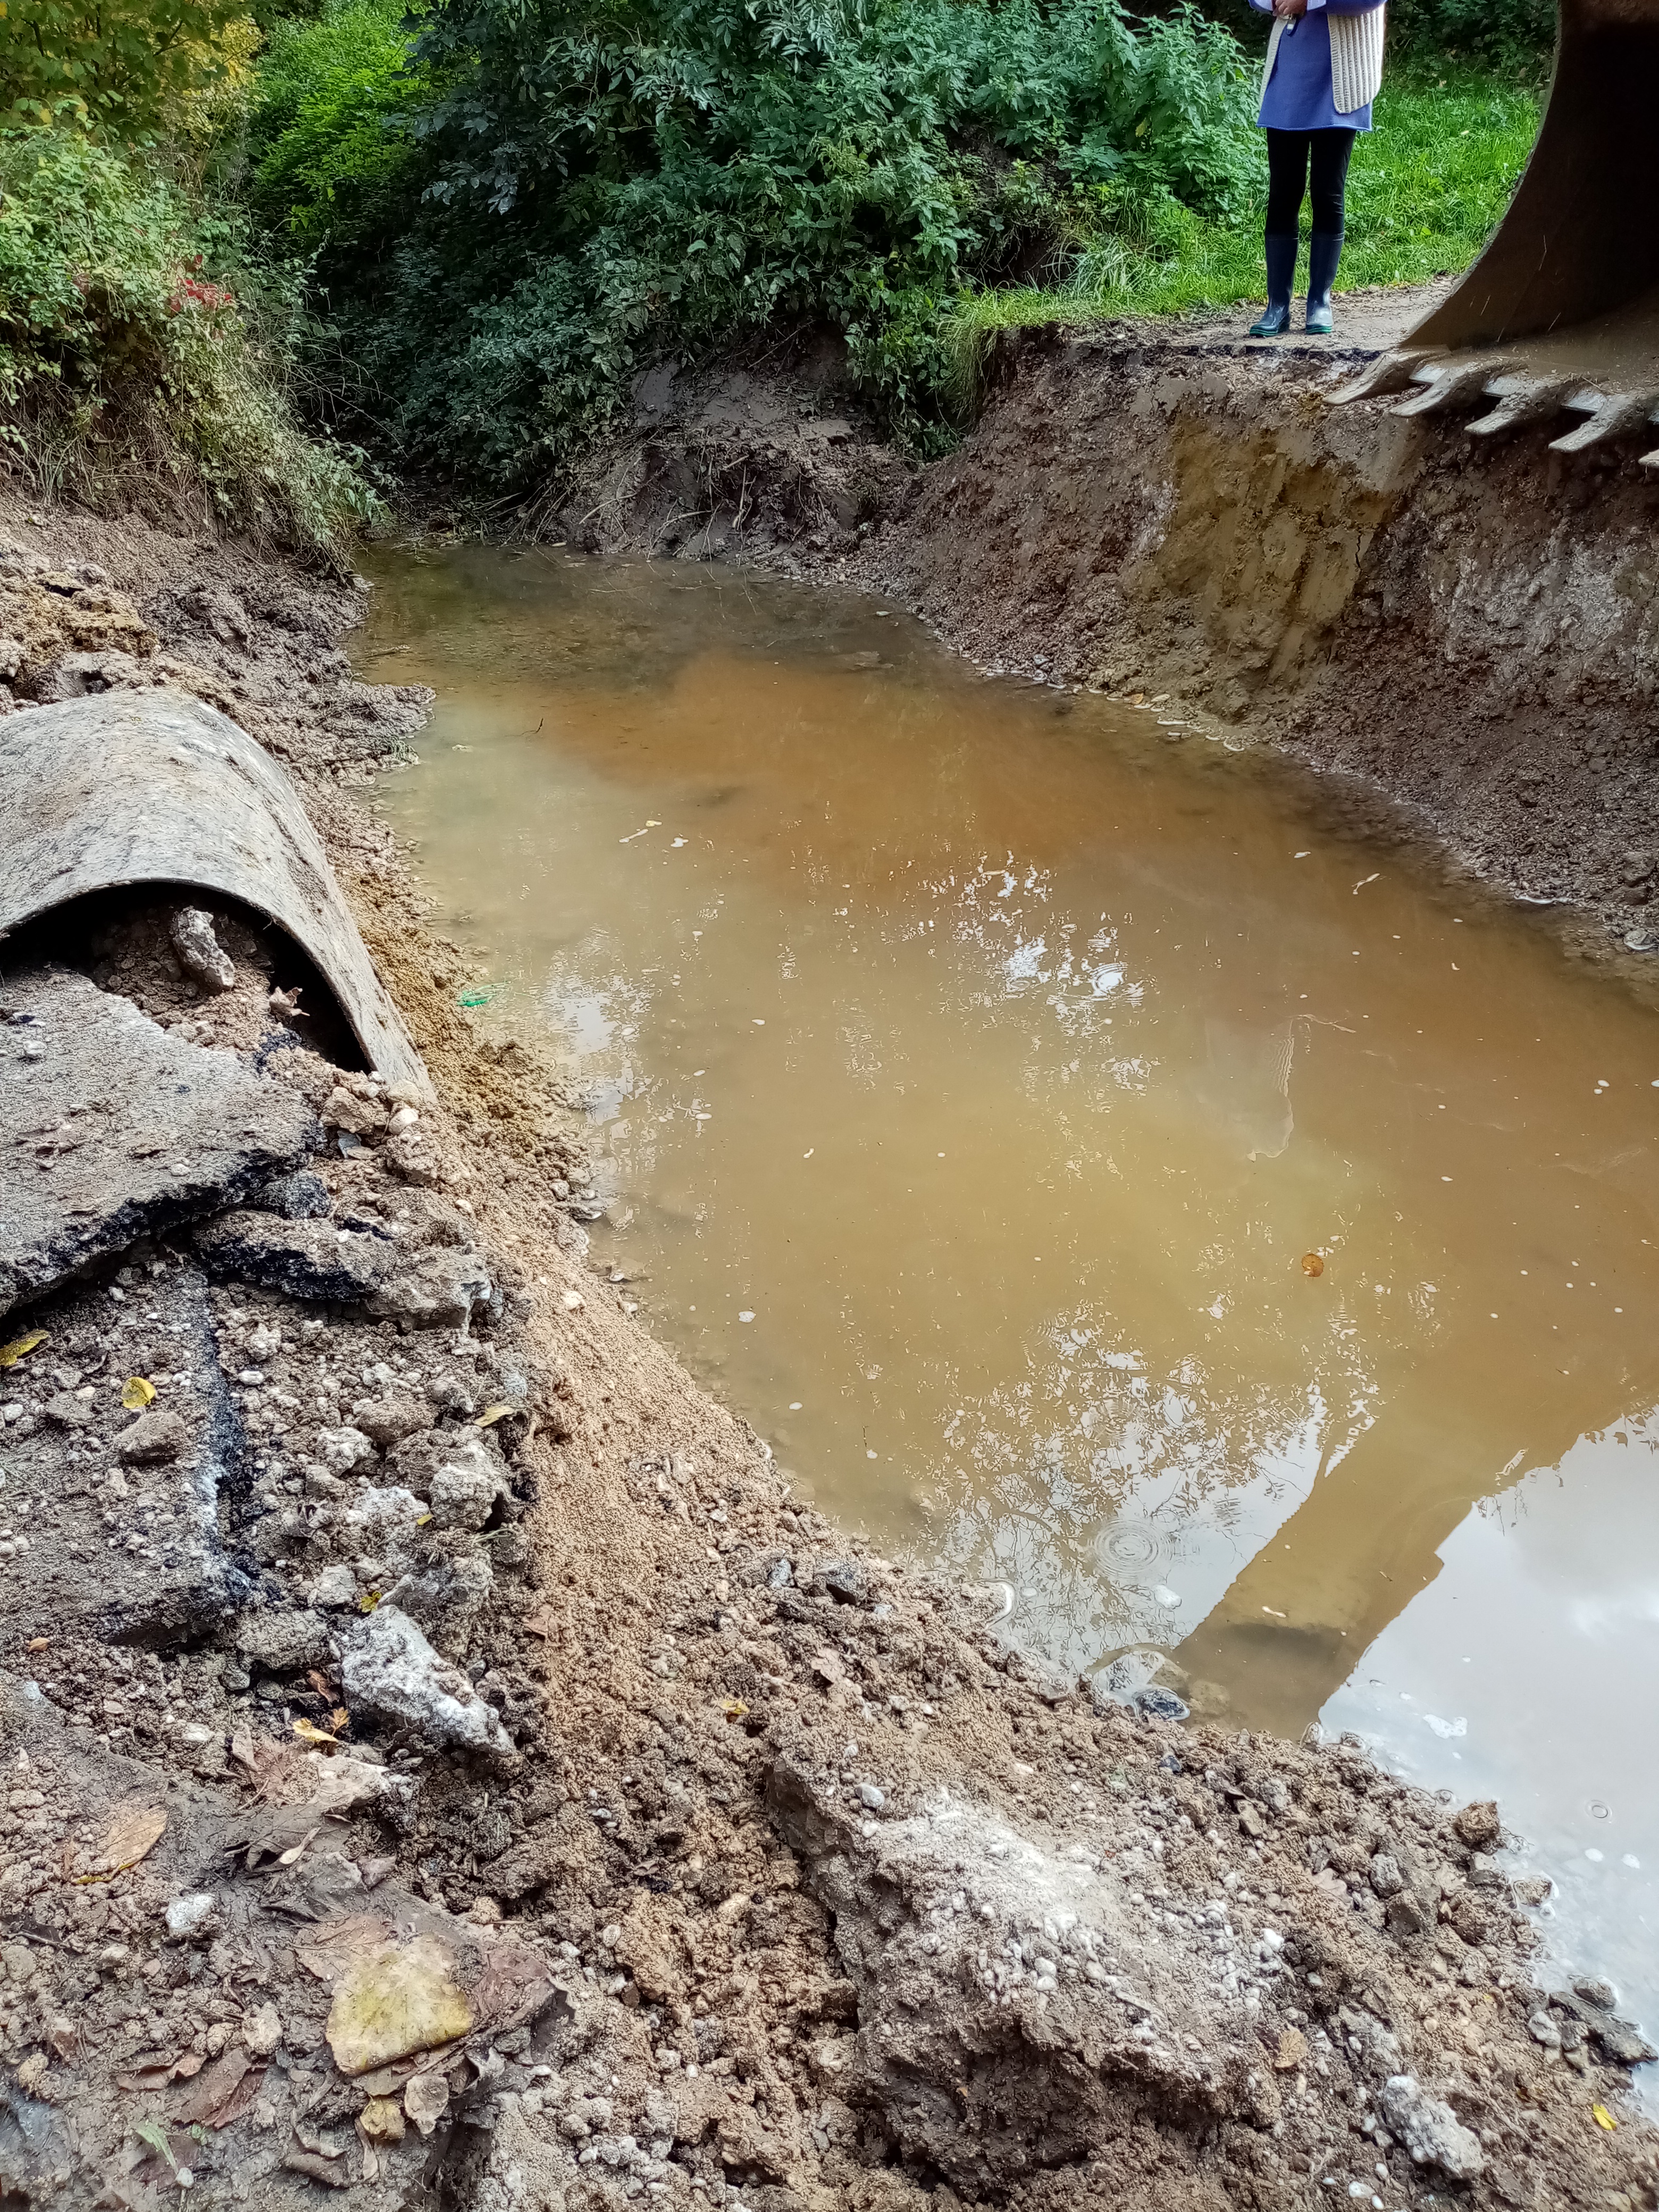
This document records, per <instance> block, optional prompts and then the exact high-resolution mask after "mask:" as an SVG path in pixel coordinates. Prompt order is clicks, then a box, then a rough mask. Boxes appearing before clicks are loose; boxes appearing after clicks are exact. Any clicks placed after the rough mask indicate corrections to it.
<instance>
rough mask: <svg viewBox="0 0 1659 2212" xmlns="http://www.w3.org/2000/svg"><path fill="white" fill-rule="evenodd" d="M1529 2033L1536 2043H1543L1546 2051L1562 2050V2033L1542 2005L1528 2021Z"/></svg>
mask: <svg viewBox="0 0 1659 2212" xmlns="http://www.w3.org/2000/svg"><path fill="white" fill-rule="evenodd" d="M1527 2033H1528V2035H1530V2036H1531V2038H1532V2039H1533V2041H1534V2043H1541V2044H1542V2045H1543V2046H1544V2048H1545V2050H1546V2051H1559V2049H1560V2048H1561V2031H1560V2029H1559V2027H1557V2025H1556V2023H1555V2021H1554V2019H1553V2017H1552V2015H1550V2014H1549V2013H1548V2012H1547V2010H1546V2009H1545V2008H1544V2007H1543V2006H1542V2005H1540V2007H1539V2008H1538V2010H1537V2011H1536V2012H1535V2013H1534V2014H1533V2015H1532V2017H1531V2018H1530V2019H1529V2020H1528V2022H1527Z"/></svg>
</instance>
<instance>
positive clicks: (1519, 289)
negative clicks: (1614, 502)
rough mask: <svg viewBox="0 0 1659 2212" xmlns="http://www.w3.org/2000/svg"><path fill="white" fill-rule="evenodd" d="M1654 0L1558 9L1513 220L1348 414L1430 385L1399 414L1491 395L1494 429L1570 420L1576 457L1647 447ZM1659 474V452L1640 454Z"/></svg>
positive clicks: (1658, 326)
mask: <svg viewBox="0 0 1659 2212" xmlns="http://www.w3.org/2000/svg"><path fill="white" fill-rule="evenodd" d="M1656 114H1659V0H1559V17H1558V31H1557V39H1556V53H1555V70H1554V75H1553V79H1552V81H1551V85H1550V97H1549V105H1548V107H1547V110H1546V112H1545V115H1544V121H1543V125H1542V126H1541V129H1540V131H1539V134H1538V143H1537V144H1536V145H1535V146H1534V149H1533V152H1532V157H1531V159H1530V161H1528V164H1527V167H1526V170H1525V172H1524V173H1523V174H1522V179H1521V182H1520V184H1519V185H1518V186H1517V188H1516V194H1515V197H1514V200H1513V201H1512V202H1511V204H1510V210H1509V212H1508V214H1507V215H1506V216H1504V220H1503V222H1501V223H1500V224H1499V225H1498V229H1497V230H1496V231H1495V232H1494V233H1493V234H1492V240H1491V242H1490V244H1489V245H1488V246H1486V250H1485V252H1483V253H1482V254H1481V255H1480V258H1479V259H1478V260H1477V261H1476V262H1475V263H1474V264H1473V266H1472V267H1471V268H1470V269H1469V270H1468V274H1467V275H1466V276H1464V277H1463V279H1462V283H1459V284H1458V285H1457V286H1456V287H1455V289H1453V290H1452V291H1451V292H1450V293H1449V294H1448V295H1447V296H1446V298H1445V299H1443V301H1441V302H1440V303H1439V305H1438V306H1437V307H1434V308H1433V309H1432V310H1431V312H1430V313H1428V314H1427V315H1426V316H1425V318H1424V319H1423V320H1422V322H1420V323H1419V325H1417V327H1416V328H1415V329H1414V330H1413V331H1412V332H1411V333H1410V334H1409V336H1408V337H1406V338H1405V339H1404V340H1403V342H1402V343H1401V345H1400V346H1399V348H1398V349H1396V350H1395V352H1393V353H1391V354H1389V355H1387V356H1384V357H1383V360H1381V361H1379V362H1376V363H1375V364H1374V365H1373V366H1372V368H1370V369H1369V370H1368V371H1366V372H1365V374H1363V375H1362V376H1361V377H1360V378H1359V379H1358V380H1357V381H1356V382H1355V383H1353V384H1351V385H1349V386H1346V387H1345V388H1344V389H1343V390H1341V391H1340V392H1336V393H1334V394H1333V395H1332V396H1333V398H1334V399H1335V400H1336V401H1337V402H1338V403H1339V404H1340V403H1341V402H1342V401H1346V400H1348V399H1357V398H1365V397H1367V396H1369V395H1372V394H1376V393H1379V392H1389V391H1404V390H1405V389H1406V388H1407V386H1410V385H1412V384H1413V383H1415V384H1417V385H1419V386H1422V387H1423V389H1421V390H1419V392H1416V393H1414V394H1413V396H1412V397H1411V398H1408V399H1407V400H1406V401H1405V402H1404V403H1403V404H1402V405H1401V407H1400V408H1398V409H1397V410H1395V411H1396V412H1398V413H1401V414H1410V415H1417V414H1431V413H1437V412H1442V411H1445V410H1449V409H1451V408H1452V407H1454V406H1455V405H1457V404H1466V403H1468V402H1472V401H1475V400H1479V399H1483V398H1484V399H1496V400H1497V402H1498V405H1497V406H1496V407H1495V408H1493V409H1491V410H1482V411H1481V413H1480V416H1479V419H1478V420H1474V421H1471V422H1469V423H1468V428H1469V429H1470V430H1471V431H1472V432H1473V433H1474V435H1477V436H1481V435H1492V434H1494V433H1496V432H1498V431H1502V430H1509V429H1512V428H1517V427H1520V426H1521V425H1522V424H1525V423H1528V422H1545V421H1547V420H1549V419H1550V418H1551V417H1552V416H1559V414H1560V413H1561V412H1562V410H1573V411H1576V412H1577V413H1578V414H1579V415H1581V416H1584V417H1586V418H1587V419H1586V420H1584V421H1583V422H1582V423H1581V424H1580V425H1579V426H1578V427H1577V428H1576V429H1573V430H1571V431H1569V432H1568V433H1567V434H1566V435H1565V436H1564V437H1561V438H1559V439H1557V440H1555V441H1553V443H1554V445H1555V446H1556V447H1557V448H1558V449H1559V450H1560V451H1563V452H1569V453H1576V452H1580V451H1582V450H1583V448H1585V447H1589V446H1593V445H1597V444H1600V443H1601V442H1603V441H1606V440H1608V439H1611V438H1613V437H1615V436H1633V437H1644V435H1645V434H1646V433H1647V431H1648V428H1649V426H1650V424H1651V422H1653V421H1654V420H1655V419H1656V410H1659V195H1656V191H1655V185H1654V166H1653V157H1652V143H1653V133H1654V128H1655V120H1654V118H1655V117H1656ZM1641 459H1642V460H1643V462H1644V465H1646V466H1648V467H1650V468H1653V467H1659V450H1656V451H1655V452H1653V453H1644V454H1643V455H1642V456H1641Z"/></svg>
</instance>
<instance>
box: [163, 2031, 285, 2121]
mask: <svg viewBox="0 0 1659 2212" xmlns="http://www.w3.org/2000/svg"><path fill="white" fill-rule="evenodd" d="M250 2076H251V2077H252V2086H249V2082H250ZM263 2080H264V2069H263V2068H262V2067H256V2066H255V2065H254V2064H253V2062H252V2059H251V2058H250V2057H248V2055H247V2053H246V2051H238V2050H235V2049H234V2048H233V2049H231V2050H229V2051H226V2052H225V2054H224V2056H223V2057H222V2058H216V2059H215V2060H214V2062H213V2063H212V2065H211V2066H210V2067H209V2068H208V2069H207V2071H206V2073H204V2075H202V2076H201V2077H200V2079H199V2080H198V2081H196V2082H195V2083H194V2084H193V2085H192V2086H191V2088H190V2089H188V2090H187V2091H186V2092H185V2096H184V2099H183V2100H182V2102H181V2103H180V2104H179V2106H177V2107H176V2108H175V2110H174V2112H173V2119H174V2121H175V2122H176V2123H177V2124H178V2125H179V2127H183V2128H188V2127H193V2126H201V2127H209V2128H222V2127H224V2126H226V2125H227V2124H228V2120H229V2119H234V2118H235V2117H236V2114H237V2112H241V2111H242V2110H243V2109H244V2108H245V2106H247V2105H251V2104H252V2102H253V2100H254V2097H255V2096H256V2095H257V2094H258V2085H259V2083H260V2082H261V2081H263ZM245 2087H246V2089H247V2094H246V2097H243V2096H242V2094H241V2092H242V2090H243V2089H244V2088H245ZM233 2106H234V2110H233V2109H232V2107H233Z"/></svg>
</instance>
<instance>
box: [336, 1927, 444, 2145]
mask: <svg viewBox="0 0 1659 2212" xmlns="http://www.w3.org/2000/svg"><path fill="white" fill-rule="evenodd" d="M453 1964H454V1961H453V1957H452V1955H451V1954H450V1952H449V1950H448V1948H447V1946H445V1945H444V1944H442V1943H440V1942H438V1941H437V1940H436V1938H435V1937H434V1936H416V1937H415V1939H414V1941H413V1942H410V1943H404V1944H395V1943H392V1944H387V1945H386V1946H385V1948H382V1949H381V1950H379V1951H376V1952H372V1953H371V1954H369V1955H368V1957H367V1958H362V1959H358V1960H354V1961H353V1963H352V1964H351V1965H350V1966H349V1967H348V1968H347V1969H346V1971H345V1972H344V1973H343V1974H342V1975H341V1977H340V1978H339V1980H338V1981H337V1982H336V1984H335V1985H334V2002H333V2003H332V2004H331V2006H330V2007H329V2012H328V2025H327V2027H326V2028H325V2031H324V2033H325V2034H326V2035H327V2037H328V2047H329V2049H330V2050H331V2051H332V2052H333V2053H334V2063H335V2064H336V2065H337V2067H338V2068H339V2069H340V2071H341V2073H342V2074H347V2075H351V2074H367V2073H368V2071H369V2070H370V2069H371V2068H372V2067H375V2066H386V2065H389V2064H390V2063H391V2062H392V2060H393V2059H394V2058H403V2057H407V2056H408V2054H409V2053H410V2051H433V2050H435V2049H437V2047H438V2046H439V2045H441V2044H445V2043H453V2041H454V2040H455V2039H456V2038H457V2037H458V2036H462V2035H465V2033H467V2031H468V2029H469V2028H471V2026H472V2007H471V2004H470V2003H469V2002H467V1998H466V1996H465V1991H464V1990H461V1989H459V1987H458V1986H457V1985H456V1984H455V1982H454V1981H453V1979H452V1978H451V1977H452V1971H453ZM446 2101H447V2093H446ZM410 2117H411V2118H413V2117H414V2116H413V2115H412V2114H411V2116H410ZM428 2132H429V2130H428Z"/></svg>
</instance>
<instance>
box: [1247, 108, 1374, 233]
mask: <svg viewBox="0 0 1659 2212" xmlns="http://www.w3.org/2000/svg"><path fill="white" fill-rule="evenodd" d="M1355 136H1356V133H1355V132H1353V131H1269V132H1268V133H1267V236H1268V237H1269V238H1294V237H1295V236H1296V234H1297V228H1298V226H1299V223H1300V221H1301V216H1302V195H1303V193H1304V191H1307V190H1308V166H1309V157H1310V155H1311V156H1312V162H1313V191H1312V199H1313V228H1314V229H1315V231H1316V232H1318V233H1322V234H1324V235H1325V236H1327V237H1332V236H1334V237H1339V238H1340V236H1341V234H1342V188H1343V186H1344V185H1346V182H1347V179H1348V156H1349V155H1350V154H1352V151H1353V142H1354V138H1355Z"/></svg>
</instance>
